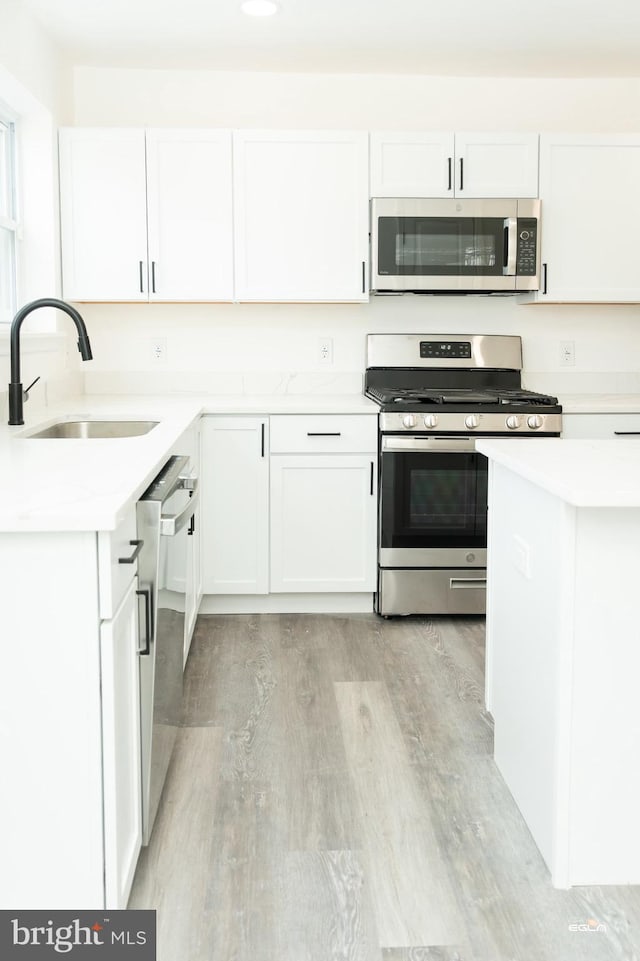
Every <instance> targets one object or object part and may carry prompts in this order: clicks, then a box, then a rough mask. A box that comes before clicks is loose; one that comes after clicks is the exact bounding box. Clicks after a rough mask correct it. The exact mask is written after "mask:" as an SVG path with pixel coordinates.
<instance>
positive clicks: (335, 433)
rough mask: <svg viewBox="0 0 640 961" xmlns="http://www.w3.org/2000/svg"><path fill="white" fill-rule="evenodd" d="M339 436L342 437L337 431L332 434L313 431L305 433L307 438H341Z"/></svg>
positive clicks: (330, 432)
mask: <svg viewBox="0 0 640 961" xmlns="http://www.w3.org/2000/svg"><path fill="white" fill-rule="evenodd" d="M341 436H342V435H341V433H340V431H339V430H337V431H334V432H332V431H313V430H308V431H307V437H341Z"/></svg>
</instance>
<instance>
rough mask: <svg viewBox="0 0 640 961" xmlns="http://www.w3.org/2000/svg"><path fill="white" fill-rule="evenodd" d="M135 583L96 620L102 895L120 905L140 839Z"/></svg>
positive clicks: (110, 903)
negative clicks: (110, 614) (109, 614)
mask: <svg viewBox="0 0 640 961" xmlns="http://www.w3.org/2000/svg"><path fill="white" fill-rule="evenodd" d="M137 586H138V581H137V578H135V579H134V580H133V581H132V582H131V584H130V586H129V588H128V590H127V592H126V594H125V596H124V599H123V601H122V603H121V605H120V607H119V608H118V611H117V613H116V615H115V617H114V618H113V619H112V620H110V621H103V622H102V624H101V626H100V663H101V670H102V769H103V774H104V858H105V887H106V891H105V901H106V905H107V906H109V907H121V908H124V907H126V905H127V899H128V897H129V892H130V890H131V884H132V881H133V875H134V873H135V869H136V863H137V861H138V854H139V852H140V847H141V844H142V795H141V781H140V706H139V703H140V688H139V683H140V682H139V672H138V667H139V661H138V653H137V648H138V605H137V601H138V597H137V594H136V589H137Z"/></svg>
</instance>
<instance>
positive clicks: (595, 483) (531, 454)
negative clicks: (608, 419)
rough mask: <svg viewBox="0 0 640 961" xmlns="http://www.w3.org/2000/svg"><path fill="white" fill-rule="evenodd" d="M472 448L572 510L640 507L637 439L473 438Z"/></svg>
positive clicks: (639, 470)
mask: <svg viewBox="0 0 640 961" xmlns="http://www.w3.org/2000/svg"><path fill="white" fill-rule="evenodd" d="M476 447H477V449H478V450H479V451H481V453H483V454H486V456H487V457H488V458H489V459H490V460H493V461H495V462H496V463H498V464H502V465H503V466H504V467H507V468H508V469H509V470H512V471H514V472H515V473H516V474H520V475H521V476H522V477H524V478H526V479H527V480H529V481H531V482H532V483H534V484H537V485H538V486H539V487H541V488H543V489H544V490H547V491H549V493H551V494H554V495H555V496H557V497H560V498H561V499H562V500H564V501H566V502H567V503H569V504H572V505H574V506H576V507H640V439H634V438H628V439H624V440H622V441H621V440H620V439H618V438H616V439H611V440H567V439H561V438H551V437H550V438H546V437H537V438H530V439H529V438H522V439H520V438H518V439H517V440H516V439H509V440H496V439H493V438H478V440H477V441H476Z"/></svg>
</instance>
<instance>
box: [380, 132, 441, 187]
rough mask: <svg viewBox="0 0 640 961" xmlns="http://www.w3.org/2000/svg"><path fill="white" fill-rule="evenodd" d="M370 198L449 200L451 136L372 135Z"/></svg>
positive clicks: (439, 133) (415, 134) (427, 134)
mask: <svg viewBox="0 0 640 961" xmlns="http://www.w3.org/2000/svg"><path fill="white" fill-rule="evenodd" d="M370 151H371V153H370V157H371V196H372V197H452V196H453V172H454V171H453V156H454V154H453V152H454V143H453V134H452V133H446V132H444V133H443V132H441V131H432V132H430V133H424V132H422V133H397V132H389V133H372V134H371V136H370Z"/></svg>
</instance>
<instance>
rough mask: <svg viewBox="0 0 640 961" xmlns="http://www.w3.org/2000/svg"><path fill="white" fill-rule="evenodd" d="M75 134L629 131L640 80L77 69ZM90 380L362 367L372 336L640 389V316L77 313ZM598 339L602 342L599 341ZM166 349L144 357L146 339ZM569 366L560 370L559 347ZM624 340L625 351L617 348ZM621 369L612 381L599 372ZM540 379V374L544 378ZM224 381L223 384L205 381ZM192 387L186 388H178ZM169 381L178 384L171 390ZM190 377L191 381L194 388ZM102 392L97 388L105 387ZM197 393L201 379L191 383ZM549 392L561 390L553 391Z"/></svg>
mask: <svg viewBox="0 0 640 961" xmlns="http://www.w3.org/2000/svg"><path fill="white" fill-rule="evenodd" d="M74 90H75V114H74V122H75V123H77V124H79V125H94V124H95V125H122V126H127V125H141V126H142V125H148V126H152V125H158V126H189V125H195V126H198V125H202V126H207V125H208V126H221V127H224V126H228V127H316V128H323V127H324V128H357V129H376V128H377V129H407V130H412V129H420V128H424V129H428V128H432V129H448V130H455V129H458V130H461V129H467V130H478V129H486V130H492V129H493V130H500V129H502V130H533V131H574V132H580V131H593V132H601V133H606V132H616V131H637V130H638V129H639V128H640V121H639V120H638V118H639V117H640V79H635V78H634V79H621V80H619V79H612V80H572V79H558V80H553V79H545V80H534V79H521V78H520V79H492V78H451V77H447V78H439V77H423V76H382V75H380V76H361V75H345V74H341V75H323V76H318V75H310V74H309V75H304V74H268V73H255V74H251V73H215V72H207V71H163V70H125V69H111V70H110V69H96V68H76V70H75V86H74ZM82 309H83V313H84V315H85V317H86V320H87V323H88V326H89V328H90V331H91V337H92V343H93V345H94V356H95V358H96V360H95V361H94V362H93V364H92V365H91V366H92V368H93V369H94V370H96V371H107V370H123V371H136V370H155V371H156V373H158V374H159V373H161V372H162V371H164V372H171V371H173V372H178V371H191V372H195V371H200V372H204V371H207V370H209V371H214V372H218V373H219V374H221V373H222V372H224V371H229V370H243V369H244V370H249V371H316V372H321V371H324V372H326V371H327V368H323V367H321V366H320V365H319V363H318V357H317V353H318V350H317V347H318V338H319V337H327V336H330V337H332V338H333V341H334V363H333V368H332V370H333V371H337V372H347V371H362V369H363V366H364V343H365V335H366V333H368V332H370V331H371V332H374V331H403V330H406V331H425V332H426V331H432V332H440V331H442V332H460V333H465V332H470V333H473V332H483V333H517V334H520V335H521V336H522V337H523V346H524V357H525V368H526V370H527V372H528V373H527V377H526V379H527V383H528V386H531V387H539V389H544V390H551V391H552V390H553V389H554V387H555V389H558V390H559V389H560V386H562V385H560V376H561V375H562V377H563V381H564V380H565V377H566V375H567V373H569V374H570V375H571V376H570V377H569V380H570V381H572V384H573V385H575V388H574V389H576V390H578V391H581V390H587V389H591V388H593V389H600V390H609V389H619V390H629V389H634V390H636V389H637V390H640V374H638V373H637V372H638V371H640V307H637V306H627V307H622V306H615V307H607V306H599V307H596V306H584V307H575V306H563V307H553V306H550V305H544V306H522V305H520V304H519V303H518V302H517V301H516V300H515V299H513V298H486V297H455V298H452V297H415V296H405V297H401V298H399V297H392V298H373V299H372V300H371V302H370V303H369V304H365V305H358V306H356V305H271V306H269V305H248V304H247V305H211V306H203V305H185V306H175V305H137V306H126V305H119V306H95V305H85V306H83V308H82ZM603 333H604V334H606V336H604V337H603ZM157 337H162V338H164V339H165V340H166V343H167V355H166V360H165V361H164V362H162V363H160V364H158V363H157V362H156V361H154V360H153V359H152V345H153V340H154V339H155V338H157ZM561 340H572V341H574V343H575V359H576V363H575V367H574V368H573V369H570V370H568V369H567V368H561V367H560V363H559V361H560V341H561ZM621 343H624V349H623V350H622V349H621V348H620V346H619V345H620V344H621ZM612 371H615V372H618V374H617V375H616V376H615V377H613V378H611V377H604V376H600V377H597V376H596V374H598V373H599V374H604V373H606V372H612ZM541 372H542V373H544V374H546V375H547V376H546V377H545V376H542V374H541ZM212 380H213V381H215V382H222V380H223V378H221V377H217V378H213V379H212ZM188 381H189V378H188V377H187V378H184V383H185V386H187V385H188ZM174 382H175V381H174ZM195 382H196V381H195V380H194V383H195ZM101 383H104V381H101ZM197 383H198V384H199V385H200V384H201V383H202V381H201V380H200V379H199V378H198V379H197ZM556 384H558V385H559V386H558V387H556Z"/></svg>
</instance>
